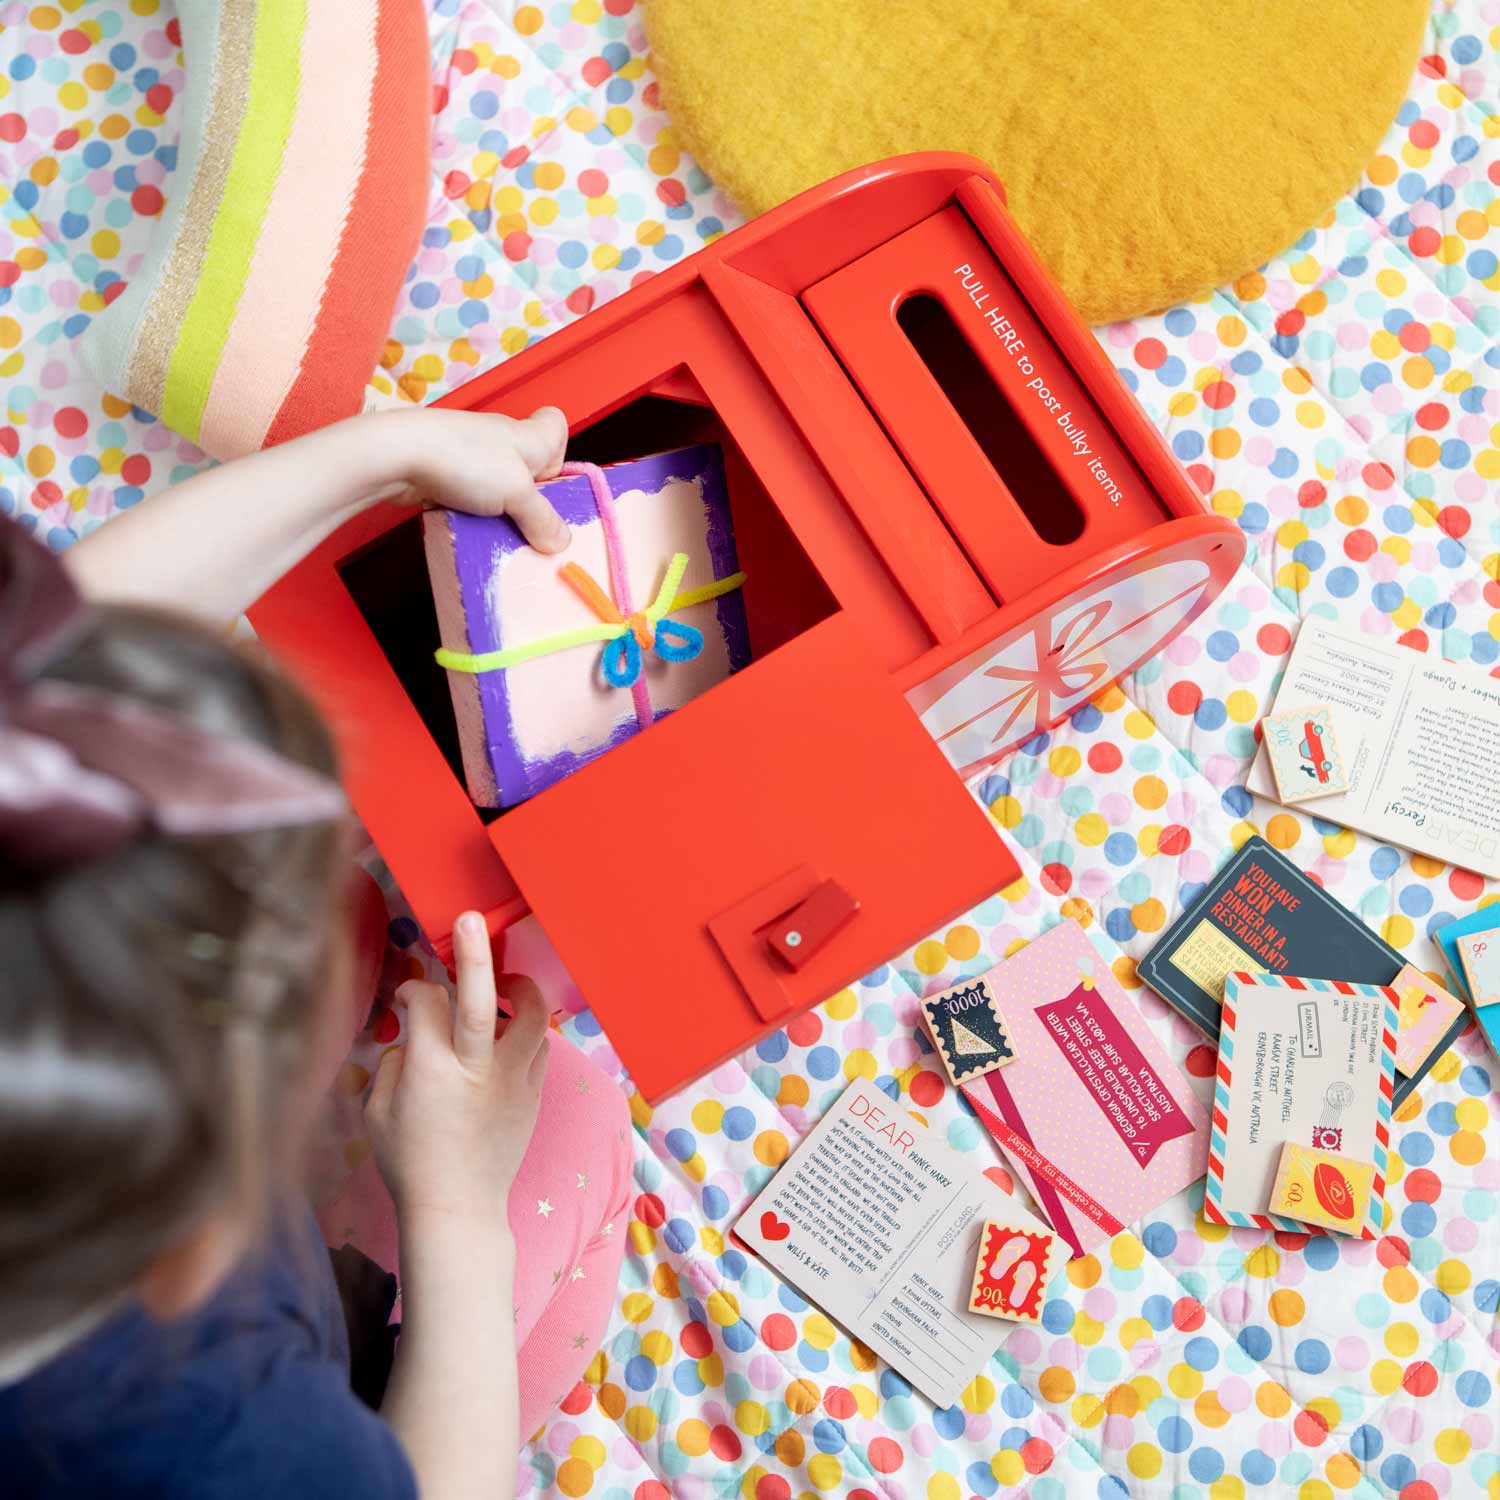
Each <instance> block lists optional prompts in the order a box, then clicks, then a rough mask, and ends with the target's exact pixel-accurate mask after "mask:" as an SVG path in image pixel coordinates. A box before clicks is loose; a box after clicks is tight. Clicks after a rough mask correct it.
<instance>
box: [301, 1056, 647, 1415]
mask: <svg viewBox="0 0 1500 1500" xmlns="http://www.w3.org/2000/svg"><path fill="white" fill-rule="evenodd" d="M548 1044H549V1046H550V1048H551V1056H550V1057H549V1059H548V1062H547V1078H546V1082H545V1083H544V1084H543V1086H542V1105H541V1110H540V1112H539V1114H538V1115H537V1123H536V1133H535V1134H534V1135H533V1136H532V1137H531V1144H530V1145H529V1146H528V1147H527V1148H526V1155H525V1157H524V1158H523V1160H522V1162H521V1170H520V1172H519V1173H518V1174H517V1176H516V1180H515V1184H514V1185H513V1186H512V1188H511V1191H510V1205H509V1208H510V1212H509V1217H510V1229H511V1234H512V1235H513V1236H514V1238H515V1242H516V1298H515V1302H516V1348H517V1355H518V1358H517V1361H516V1362H517V1365H518V1366H519V1373H520V1401H521V1432H522V1435H523V1436H524V1437H530V1436H531V1434H533V1433H534V1432H535V1431H536V1430H537V1428H539V1427H540V1426H541V1425H542V1423H543V1422H545V1421H546V1420H547V1418H548V1417H549V1416H550V1415H551V1414H552V1412H553V1411H555V1410H556V1408H557V1406H558V1404H559V1403H560V1402H561V1401H562V1399H563V1397H564V1396H566V1395H567V1394H568V1392H569V1391H570V1390H572V1388H573V1387H574V1386H575V1385H576V1384H577V1383H578V1381H579V1380H580V1379H581V1378H582V1376H583V1372H584V1371H585V1370H586V1369H587V1368H588V1365H589V1362H590V1361H591V1360H592V1359H593V1357H594V1353H595V1351H596V1350H597V1349H598V1348H599V1345H600V1343H601V1342H602V1341H603V1339H604V1333H605V1329H606V1328H607V1326H608V1324H609V1315H610V1312H611V1310H612V1309H613V1307H614V1304H615V1296H616V1293H617V1291H618V1289H619V1278H620V1262H621V1259H622V1258H623V1256H624V1253H625V1229H626V1223H627V1219H626V1210H627V1208H628V1206H629V1204H630V1200H631V1153H630V1111H629V1108H628V1106H627V1105H626V1102H625V1096H624V1095H623V1094H622V1093H621V1092H620V1089H619V1086H618V1085H617V1084H615V1083H614V1082H613V1081H612V1080H611V1079H609V1078H608V1077H606V1076H605V1074H603V1073H602V1072H600V1071H599V1069H598V1068H597V1067H595V1066H594V1064H593V1063H591V1062H589V1060H588V1059H587V1058H586V1057H584V1055H583V1054H582V1053H581V1052H580V1051H579V1050H578V1049H577V1048H576V1047H575V1046H573V1044H572V1043H571V1042H568V1041H566V1040H565V1039H564V1038H563V1037H561V1036H559V1035H558V1034H557V1032H555V1031H554V1032H552V1033H551V1034H550V1036H549V1037H548ZM319 1219H320V1220H321V1221H322V1224H323V1229H324V1233H325V1235H326V1236H327V1237H328V1239H329V1242H330V1243H331V1244H334V1245H337V1244H338V1243H340V1241H341V1240H347V1241H348V1242H350V1243H351V1244H353V1245H355V1246H356V1247H357V1248H358V1249H360V1250H363V1251H364V1253H365V1254H366V1255H368V1256H369V1257H370V1259H371V1260H373V1261H375V1262H376V1264H378V1265H381V1266H385V1267H387V1268H394V1267H395V1266H396V1265H397V1264H398V1260H399V1256H398V1253H397V1252H398V1245H397V1237H396V1216H395V1210H394V1209H393V1207H392V1205H391V1200H390V1197H389V1195H388V1194H387V1193H386V1190H385V1187H384V1184H383V1183H382V1182H381V1181H380V1177H379V1175H378V1173H376V1171H375V1170H374V1164H373V1162H372V1161H369V1160H367V1161H365V1162H364V1163H363V1164H362V1165H361V1166H360V1167H359V1169H358V1170H357V1171H356V1172H355V1174H354V1176H353V1177H352V1178H351V1179H350V1181H349V1183H348V1185H347V1186H346V1187H345V1188H344V1190H343V1192H342V1193H340V1194H339V1196H338V1198H337V1199H336V1200H335V1201H334V1202H333V1203H332V1204H330V1205H329V1206H328V1207H327V1208H326V1209H325V1210H324V1211H323V1212H322V1213H321V1214H319Z"/></svg>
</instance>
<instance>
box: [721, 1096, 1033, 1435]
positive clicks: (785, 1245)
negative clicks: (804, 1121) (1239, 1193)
mask: <svg viewBox="0 0 1500 1500" xmlns="http://www.w3.org/2000/svg"><path fill="white" fill-rule="evenodd" d="M989 1221H995V1222H998V1223H1002V1224H1005V1225H1008V1226H1011V1227H1012V1228H1014V1229H1016V1230H1017V1231H1019V1232H1024V1233H1027V1234H1031V1235H1035V1236H1038V1237H1043V1236H1045V1237H1046V1238H1047V1239H1049V1240H1050V1238H1051V1237H1050V1236H1048V1235H1047V1226H1046V1225H1045V1224H1043V1223H1041V1222H1040V1221H1039V1220H1038V1219H1037V1218H1036V1217H1035V1216H1034V1215H1033V1214H1031V1213H1028V1212H1027V1210H1026V1209H1025V1208H1023V1207H1022V1205H1021V1204H1020V1203H1019V1202H1018V1201H1017V1200H1016V1199H1015V1198H1014V1197H1013V1196H1012V1195H1011V1194H1010V1193H1008V1192H1006V1191H1005V1189H1004V1188H1002V1187H1000V1186H999V1185H998V1184H997V1183H995V1182H992V1181H991V1180H990V1179H989V1178H988V1177H985V1176H983V1175H982V1174H981V1172H980V1171H979V1169H978V1167H977V1165H976V1164H974V1163H972V1162H969V1161H966V1160H965V1159H964V1158H963V1157H961V1156H959V1155H958V1154H957V1153H956V1152H955V1151H953V1150H951V1149H950V1148H949V1146H948V1145H947V1144H946V1143H945V1142H944V1141H943V1140H941V1139H940V1138H939V1137H938V1136H937V1135H936V1134H935V1133H934V1132H933V1131H931V1130H929V1129H928V1128H927V1126H925V1125H923V1124H922V1122H921V1121H920V1120H918V1119H917V1118H916V1117H915V1116H914V1115H912V1114H909V1113H908V1112H907V1111H906V1110H905V1109H903V1108H902V1107H901V1105H900V1104H899V1103H896V1102H893V1101H892V1100H891V1099H889V1098H888V1097H887V1096H886V1095H885V1094H884V1093H882V1092H881V1091H880V1090H879V1089H878V1088H876V1087H875V1086H874V1085H873V1084H870V1083H868V1082H866V1081H865V1080H864V1079H862V1078H857V1079H855V1081H854V1082H853V1083H852V1084H850V1085H849V1087H848V1088H847V1089H845V1090H844V1092H843V1093H842V1094H841V1095H840V1096H839V1099H838V1102H837V1103H836V1104H834V1106H833V1107H832V1108H831V1109H830V1110H829V1111H828V1113H827V1114H825V1115H824V1116H823V1118H822V1119H821V1120H819V1121H818V1123H817V1124H816V1125H815V1126H814V1127H813V1128H812V1130H811V1131H810V1132H809V1133H808V1134H807V1136H806V1137H804V1139H803V1141H802V1143H801V1145H799V1146H798V1147H797V1149H796V1151H794V1152H793V1153H792V1155H791V1157H790V1158H789V1159H788V1161H787V1162H786V1163H785V1165H784V1166H783V1167H782V1168H781V1170H780V1171H779V1172H778V1173H777V1174H776V1175H775V1177H773V1178H772V1179H771V1181H770V1182H769V1183H768V1184H767V1185H766V1187H765V1189H764V1190H763V1191H762V1192H761V1193H760V1195H759V1196H758V1197H757V1198H756V1199H755V1200H754V1202H752V1203H751V1204H750V1206H749V1208H747V1209H746V1210H745V1213H744V1215H743V1217H742V1218H741V1219H740V1220H739V1222H738V1223H737V1224H736V1225H735V1234H736V1235H738V1236H739V1238H740V1239H741V1240H743V1241H744V1243H745V1244H746V1245H747V1246H749V1248H750V1249H752V1250H753V1251H755V1253H756V1254H757V1255H759V1256H760V1257H761V1258H762V1259H763V1260H764V1261H765V1262H766V1264H767V1265H769V1266H771V1267H772V1268H773V1269H774V1270H775V1271H777V1272H779V1273H780V1274H781V1275H782V1276H784V1277H785V1278H786V1279H787V1280H788V1281H789V1282H790V1283H791V1284H792V1285H793V1286H794V1287H796V1289H797V1290H798V1291H799V1292H801V1293H802V1295H803V1296H804V1297H806V1298H808V1300H809V1301H811V1302H814V1303H816V1304H817V1306H819V1307H820V1308H822V1310H823V1311H824V1312H825V1313H827V1314H828V1316H829V1317H830V1318H832V1319H833V1320H834V1321H835V1322H837V1323H839V1324H841V1325H842V1326H843V1327H844V1328H845V1329H846V1330H847V1331H848V1332H849V1333H850V1334H852V1335H853V1336H854V1337H855V1338H857V1339H859V1340H861V1341H862V1342H863V1343H865V1344H868V1345H869V1347H870V1348H871V1349H873V1350H874V1351H875V1353H876V1354H878V1355H880V1357H881V1358H882V1359H884V1360H885V1361H886V1363H887V1364H888V1365H890V1367H891V1368H892V1369H893V1370H895V1371H896V1373H897V1374H899V1375H901V1376H904V1377H905V1378H906V1379H907V1380H909V1381H910V1382H911V1383H912V1385H914V1386H915V1387H916V1388H917V1389H918V1390H919V1391H921V1392H922V1394H923V1395H924V1396H926V1397H927V1398H928V1400H930V1401H931V1402H933V1404H934V1405H936V1406H953V1405H955V1404H956V1403H957V1402H958V1399H959V1397H960V1396H961V1395H962V1393H963V1391H964V1388H965V1387H966V1386H967V1385H968V1384H969V1382H970V1381H971V1380H973V1379H974V1377H975V1376H976V1375H978V1374H979V1373H980V1372H981V1371H983V1370H984V1369H985V1368H986V1367H987V1366H988V1365H989V1362H990V1358H991V1356H992V1355H993V1354H994V1353H995V1351H996V1350H997V1349H998V1348H999V1347H1000V1344H1001V1342H1002V1341H1003V1340H1004V1338H1005V1336H1006V1332H1007V1329H1006V1324H1005V1323H1004V1322H1002V1321H1001V1320H1000V1319H999V1318H997V1317H996V1316H994V1315H993V1314H990V1313H976V1312H971V1311H970V1310H969V1299H970V1295H971V1292H972V1289H973V1286H974V1279H975V1266H976V1264H977V1262H978V1260H979V1251H980V1242H981V1236H982V1234H983V1232H984V1227H985V1224H986V1223H987V1222H989ZM1055 1265H1056V1257H1053V1258H1052V1259H1051V1260H1049V1261H1047V1263H1046V1265H1045V1267H1040V1268H1039V1267H1037V1266H1033V1268H1032V1276H1031V1280H1030V1281H1029V1282H1028V1284H1027V1287H1026V1291H1027V1292H1028V1293H1029V1294H1030V1296H1031V1298H1032V1299H1033V1300H1037V1301H1039V1300H1040V1298H1041V1297H1042V1296H1043V1294H1044V1287H1043V1286H1042V1285H1041V1281H1042V1274H1041V1273H1042V1270H1043V1269H1045V1271H1046V1272H1047V1273H1048V1274H1050V1272H1051V1270H1053V1269H1055ZM1027 1310H1028V1311H1031V1308H1030V1307H1029V1305H1028V1309H1027Z"/></svg>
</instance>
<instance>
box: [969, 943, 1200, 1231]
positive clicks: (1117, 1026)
mask: <svg viewBox="0 0 1500 1500" xmlns="http://www.w3.org/2000/svg"><path fill="white" fill-rule="evenodd" d="M984 978H985V982H986V985H987V987H988V989H989V992H990V994H991V995H992V996H993V997H994V1003H995V1007H996V1009H997V1010H998V1011H999V1013H1000V1017H1001V1019H1002V1020H1003V1021H1004V1023H1005V1029H1006V1031H1007V1032H1008V1033H1009V1035H1010V1036H1011V1037H1013V1038H1014V1041H1015V1052H1016V1060H1015V1061H1014V1062H1012V1063H1010V1064H1009V1065H1008V1066H1007V1067H1005V1068H1003V1069H1001V1070H1000V1071H999V1072H994V1073H988V1074H986V1075H985V1076H984V1077H983V1078H980V1079H976V1080H975V1081H974V1082H972V1083H966V1084H964V1086H963V1090H964V1097H965V1098H966V1099H967V1100H968V1101H969V1103H970V1104H972V1105H973V1106H974V1109H975V1111H976V1113H977V1114H978V1115H979V1118H980V1119H981V1120H983V1121H984V1123H985V1125H986V1126H987V1127H988V1129H989V1131H990V1134H991V1135H993V1136H994V1137H995V1139H996V1140H997V1141H998V1142H999V1143H1000V1149H1001V1150H1002V1151H1004V1152H1005V1155H1006V1157H1007V1158H1008V1160H1009V1161H1010V1163H1011V1165H1012V1166H1013V1167H1014V1168H1015V1169H1016V1170H1017V1172H1019V1173H1020V1175H1021V1177H1022V1179H1023V1180H1024V1181H1025V1183H1026V1186H1027V1187H1028V1188H1029V1189H1030V1191H1031V1193H1032V1196H1033V1197H1034V1198H1035V1199H1036V1202H1037V1206H1038V1207H1039V1208H1040V1209H1041V1210H1042V1212H1043V1213H1044V1214H1045V1215H1046V1216H1047V1218H1048V1219H1049V1220H1051V1223H1052V1227H1053V1228H1054V1229H1055V1230H1056V1231H1057V1232H1058V1233H1059V1234H1060V1235H1061V1236H1062V1237H1063V1238H1064V1239H1065V1240H1066V1241H1067V1242H1068V1244H1069V1245H1070V1246H1071V1248H1072V1251H1073V1253H1074V1254H1075V1255H1077V1254H1082V1253H1083V1252H1084V1251H1086V1250H1090V1249H1092V1248H1094V1247H1095V1246H1098V1245H1101V1244H1103V1243H1104V1242H1105V1241H1106V1240H1108V1239H1110V1238H1111V1237H1112V1236H1113V1235H1116V1234H1118V1233H1119V1232H1120V1230H1121V1229H1123V1228H1124V1227H1125V1225H1127V1224H1132V1223H1134V1222H1135V1220H1137V1219H1138V1218H1140V1216H1141V1215H1142V1214H1144V1213H1148V1212H1150V1210H1151V1209H1153V1208H1155V1207H1156V1205H1157V1204H1158V1203H1160V1202H1162V1201H1163V1200H1164V1199H1166V1198H1170V1197H1171V1196H1172V1194H1173V1193H1176V1192H1180V1191H1181V1190H1182V1189H1183V1188H1185V1187H1187V1186H1188V1184H1189V1183H1191V1182H1195V1181H1196V1180H1197V1179H1198V1178H1199V1177H1201V1176H1202V1175H1203V1171H1204V1164H1205V1161H1206V1159H1207V1151H1208V1116H1207V1113H1206V1111H1205V1110H1204V1108H1203V1106H1202V1105H1201V1104H1200V1103H1199V1102H1198V1098H1197V1096H1196V1095H1195V1094H1194V1093H1193V1088H1192V1084H1191V1083H1190V1082H1189V1081H1188V1078H1187V1075H1186V1074H1185V1073H1184V1072H1183V1071H1182V1069H1181V1068H1179V1067H1178V1066H1177V1064H1176V1063H1175V1062H1173V1061H1172V1059H1171V1057H1170V1056H1168V1054H1167V1051H1166V1048H1164V1047H1163V1046H1162V1045H1161V1043H1160V1042H1158V1041H1157V1039H1156V1037H1155V1036H1154V1035H1153V1034H1152V1032H1151V1028H1150V1027H1149V1026H1147V1025H1146V1024H1145V1022H1144V1019H1143V1018H1142V1016H1141V1013H1140V1011H1139V1010H1138V1009H1137V1008H1136V1004H1135V1001H1134V1000H1133V999H1131V997H1130V996H1129V995H1128V994H1127V993H1126V992H1125V991H1124V990H1123V989H1122V988H1121V987H1120V984H1119V982H1118V981H1117V980H1116V979H1115V976H1114V975H1113V974H1112V973H1111V972H1110V968H1109V964H1108V963H1107V962H1106V961H1105V960H1104V958H1103V957H1101V956H1100V953H1099V950H1098V949H1097V948H1095V947H1094V945H1093V944H1092V943H1091V942H1090V941H1089V939H1088V936H1087V934H1086V933H1085V932H1084V930H1083V928H1081V927H1080V926H1079V925H1078V924H1077V923H1076V922H1072V921H1062V922H1059V923H1058V925H1057V926H1056V927H1053V928H1052V929H1051V930H1050V931H1048V932H1045V933H1043V934H1042V936H1041V937H1039V938H1037V939H1036V940H1035V941H1034V942H1031V943H1028V944H1027V945H1026V946H1025V947H1024V948H1022V949H1021V950H1020V951H1019V952H1018V953H1015V954H1013V955H1012V956H1011V957H1010V958H1008V959H1006V960H1005V962H1004V963H1002V964H998V965H997V966H996V967H995V968H993V969H991V970H990V971H989V972H988V973H987V974H986V975H985V976H984Z"/></svg>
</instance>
